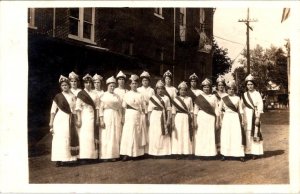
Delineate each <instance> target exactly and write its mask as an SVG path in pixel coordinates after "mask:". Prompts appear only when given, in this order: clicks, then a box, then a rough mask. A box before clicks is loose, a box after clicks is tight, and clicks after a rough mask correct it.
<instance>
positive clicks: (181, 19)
mask: <svg viewBox="0 0 300 194" xmlns="http://www.w3.org/2000/svg"><path fill="white" fill-rule="evenodd" d="M179 33H180V40H181V41H185V39H186V8H180V12H179Z"/></svg>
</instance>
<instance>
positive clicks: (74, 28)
mask: <svg viewBox="0 0 300 194" xmlns="http://www.w3.org/2000/svg"><path fill="white" fill-rule="evenodd" d="M69 21H70V28H69V31H70V34H73V35H76V36H78V20H76V19H73V18H69Z"/></svg>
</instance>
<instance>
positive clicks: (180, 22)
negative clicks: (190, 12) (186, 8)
mask: <svg viewBox="0 0 300 194" xmlns="http://www.w3.org/2000/svg"><path fill="white" fill-rule="evenodd" d="M183 19H184V14H182V13H180V14H179V24H180V25H181V26H183Z"/></svg>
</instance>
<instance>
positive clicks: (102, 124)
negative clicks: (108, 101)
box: [100, 120, 105, 129]
mask: <svg viewBox="0 0 300 194" xmlns="http://www.w3.org/2000/svg"><path fill="white" fill-rule="evenodd" d="M100 127H101V128H102V129H105V123H104V121H102V120H101V121H100Z"/></svg>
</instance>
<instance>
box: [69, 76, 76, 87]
mask: <svg viewBox="0 0 300 194" xmlns="http://www.w3.org/2000/svg"><path fill="white" fill-rule="evenodd" d="M70 84H71V88H73V89H77V80H76V79H74V78H73V79H70Z"/></svg>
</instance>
